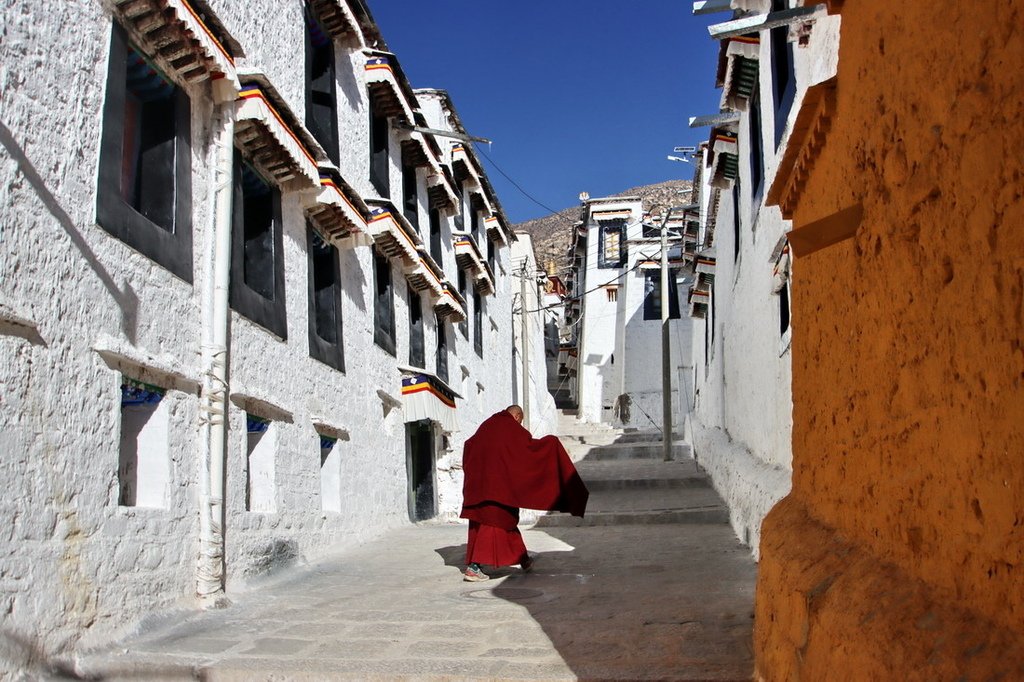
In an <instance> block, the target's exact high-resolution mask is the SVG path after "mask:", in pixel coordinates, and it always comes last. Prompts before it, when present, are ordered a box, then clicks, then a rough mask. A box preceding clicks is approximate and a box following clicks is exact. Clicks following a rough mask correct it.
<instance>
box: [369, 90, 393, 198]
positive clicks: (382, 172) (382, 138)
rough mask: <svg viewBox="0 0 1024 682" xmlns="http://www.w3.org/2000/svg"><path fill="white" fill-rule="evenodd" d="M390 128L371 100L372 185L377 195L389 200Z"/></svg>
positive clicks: (386, 119) (385, 117)
mask: <svg viewBox="0 0 1024 682" xmlns="http://www.w3.org/2000/svg"><path fill="white" fill-rule="evenodd" d="M389 135H390V126H389V124H388V117H387V116H385V115H383V114H381V113H379V112H378V111H377V108H376V107H375V106H374V104H373V100H372V99H371V100H370V184H372V185H373V188H374V189H375V190H377V194H379V195H380V196H382V197H384V198H387V197H390V196H391V178H390V177H389V163H390V160H389V149H390V141H389V140H388V136H389Z"/></svg>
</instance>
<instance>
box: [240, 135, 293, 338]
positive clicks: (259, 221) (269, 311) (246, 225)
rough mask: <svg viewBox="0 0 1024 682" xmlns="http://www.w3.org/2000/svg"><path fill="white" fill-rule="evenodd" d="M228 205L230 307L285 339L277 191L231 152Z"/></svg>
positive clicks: (279, 210)
mask: <svg viewBox="0 0 1024 682" xmlns="http://www.w3.org/2000/svg"><path fill="white" fill-rule="evenodd" d="M234 163H235V169H234V177H233V182H234V187H233V192H232V204H231V224H232V228H231V229H232V234H231V291H230V298H231V307H232V308H234V309H235V310H236V311H238V313H239V314H241V315H244V316H245V317H247V318H249V319H250V320H252V321H253V322H255V323H256V324H258V325H260V326H261V327H264V328H265V329H267V330H269V331H271V332H273V333H274V334H276V335H277V336H279V337H281V338H282V339H284V338H287V335H288V334H287V325H286V321H285V299H284V244H283V240H282V235H281V193H280V192H279V191H278V189H277V187H275V186H274V185H272V184H270V183H269V182H267V180H265V179H264V178H263V177H262V176H261V175H260V173H259V171H257V170H256V169H255V168H253V167H252V166H251V165H249V163H248V162H246V161H244V160H243V159H242V155H241V153H240V152H239V151H238V150H237V149H236V150H235V162H234Z"/></svg>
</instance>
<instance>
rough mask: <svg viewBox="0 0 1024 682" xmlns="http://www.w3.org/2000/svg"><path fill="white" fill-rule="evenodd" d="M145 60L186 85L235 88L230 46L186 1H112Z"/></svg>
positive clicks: (210, 18)
mask: <svg viewBox="0 0 1024 682" xmlns="http://www.w3.org/2000/svg"><path fill="white" fill-rule="evenodd" d="M112 1H113V6H114V10H115V12H116V13H117V14H118V15H119V16H120V18H121V19H122V20H123V22H124V23H125V25H126V26H127V27H128V28H129V29H131V32H132V38H133V41H134V42H138V43H141V44H139V45H138V47H139V48H140V49H142V50H143V51H145V52H146V53H147V56H149V57H151V58H154V59H156V60H158V61H159V62H161V65H167V66H168V67H169V70H170V71H171V72H173V73H176V74H177V75H178V76H180V77H181V78H182V80H184V81H185V82H187V83H198V82H202V81H205V80H220V79H225V81H226V82H227V83H230V84H231V86H232V90H234V91H237V90H238V87H239V83H238V76H237V74H236V73H235V52H236V51H239V52H240V50H238V48H237V43H235V42H234V41H233V40H232V39H231V38H230V37H229V36H228V34H227V32H226V31H225V30H224V28H223V26H221V25H220V22H219V21H217V19H216V17H215V16H214V15H213V13H212V12H210V11H209V10H206V9H205V8H203V11H200V10H199V9H197V6H196V5H197V3H194V2H190V1H189V0H112Z"/></svg>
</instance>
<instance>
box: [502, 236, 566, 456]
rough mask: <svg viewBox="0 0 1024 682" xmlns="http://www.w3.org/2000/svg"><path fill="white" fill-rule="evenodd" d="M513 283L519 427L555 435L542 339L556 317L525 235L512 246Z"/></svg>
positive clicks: (543, 275) (554, 413)
mask: <svg viewBox="0 0 1024 682" xmlns="http://www.w3.org/2000/svg"><path fill="white" fill-rule="evenodd" d="M512 268H513V280H512V282H513V283H514V284H515V286H516V291H515V292H514V293H515V297H514V299H515V304H514V307H513V318H514V319H513V328H512V331H513V333H514V334H515V348H516V363H515V364H514V365H513V374H514V375H515V386H514V395H515V396H516V402H517V403H518V404H520V405H523V406H524V407H525V408H527V410H528V414H527V418H526V419H524V420H523V426H525V427H526V428H527V429H529V430H530V431H531V432H532V433H533V434H534V436H535V437H540V436H544V435H548V434H551V433H554V432H555V427H556V425H557V422H558V413H557V411H556V409H555V400H554V398H553V397H552V396H551V393H549V392H548V362H547V359H548V348H547V344H548V339H547V337H546V336H545V335H546V333H547V330H548V327H549V325H550V324H552V323H555V324H557V322H556V320H557V313H556V312H555V311H554V310H553V309H549V308H548V302H547V301H546V298H547V297H546V296H545V294H544V285H545V284H546V283H547V280H548V277H547V274H546V273H545V272H544V270H543V269H541V267H540V264H539V263H538V262H537V255H536V252H535V251H534V250H533V239H532V238H531V237H530V235H529V234H526V233H525V232H518V233H516V241H515V242H514V243H513V244H512ZM523 315H525V316H526V340H525V342H524V339H523V329H524V328H523V317H522V316H523ZM524 348H525V349H526V352H527V353H528V354H529V355H528V357H527V361H526V369H525V372H528V373H529V377H528V379H527V380H526V381H525V383H524V377H525V376H526V374H525V373H524V368H523V356H522V355H521V354H520V349H524Z"/></svg>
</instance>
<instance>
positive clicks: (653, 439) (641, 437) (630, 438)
mask: <svg viewBox="0 0 1024 682" xmlns="http://www.w3.org/2000/svg"><path fill="white" fill-rule="evenodd" d="M676 440H677V441H678V440H679V439H678V437H677V438H676ZM661 441H662V437H661V431H624V432H623V433H622V435H621V436H619V439H618V440H616V441H615V442H616V443H660V442H661Z"/></svg>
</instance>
